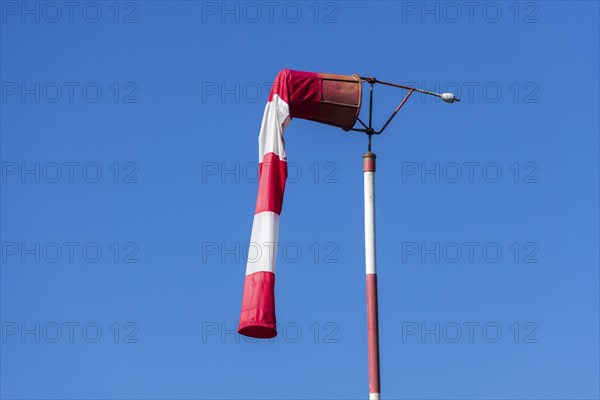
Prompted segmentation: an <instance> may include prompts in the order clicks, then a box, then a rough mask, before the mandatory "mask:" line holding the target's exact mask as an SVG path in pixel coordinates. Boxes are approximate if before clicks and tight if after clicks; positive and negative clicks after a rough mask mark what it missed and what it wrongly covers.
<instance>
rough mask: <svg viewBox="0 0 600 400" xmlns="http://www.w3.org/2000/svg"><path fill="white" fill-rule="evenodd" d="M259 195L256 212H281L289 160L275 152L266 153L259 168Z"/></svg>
mask: <svg viewBox="0 0 600 400" xmlns="http://www.w3.org/2000/svg"><path fill="white" fill-rule="evenodd" d="M258 176H259V178H258V196H257V197H256V209H255V211H254V214H258V213H261V212H263V211H272V212H274V213H276V214H281V205H282V203H283V193H284V191H285V180H286V179H287V162H286V161H283V160H281V159H280V158H279V156H278V155H277V154H275V153H268V154H265V156H264V158H263V162H261V163H260V165H259V169H258Z"/></svg>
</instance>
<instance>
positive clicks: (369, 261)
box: [363, 150, 381, 400]
mask: <svg viewBox="0 0 600 400" xmlns="http://www.w3.org/2000/svg"><path fill="white" fill-rule="evenodd" d="M375 158H376V156H375V154H374V153H371V152H370V150H369V152H368V153H366V154H364V155H363V172H364V181H365V264H366V272H367V333H368V346H369V399H370V400H379V399H380V393H381V389H380V386H379V318H378V315H377V259H376V254H375Z"/></svg>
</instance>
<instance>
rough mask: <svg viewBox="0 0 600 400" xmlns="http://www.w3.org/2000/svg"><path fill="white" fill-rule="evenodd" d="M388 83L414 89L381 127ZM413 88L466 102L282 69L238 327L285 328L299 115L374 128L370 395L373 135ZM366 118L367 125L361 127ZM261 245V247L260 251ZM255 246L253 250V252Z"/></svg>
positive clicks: (368, 210)
mask: <svg viewBox="0 0 600 400" xmlns="http://www.w3.org/2000/svg"><path fill="white" fill-rule="evenodd" d="M363 82H367V83H369V85H370V88H369V119H368V125H367V124H365V123H364V122H363V121H362V120H361V119H360V118H359V113H360V109H361V99H362V83H363ZM375 83H380V84H383V85H386V86H393V87H397V88H401V89H406V90H408V91H409V92H408V94H407V95H406V96H405V97H404V99H403V100H402V102H401V103H400V104H399V105H398V107H396V109H395V111H394V112H393V113H392V115H391V116H390V117H389V118H388V120H387V121H386V122H385V124H384V125H383V127H382V128H381V129H380V130H379V131H376V130H374V129H373V127H372V116H373V113H372V112H373V85H374V84H375ZM413 92H419V93H423V94H427V95H433V96H436V97H439V98H441V99H442V100H443V101H445V102H446V103H454V102H456V101H460V100H459V99H458V97H456V96H454V95H453V94H452V93H443V94H438V93H434V92H430V91H427V90H423V89H417V88H413V87H408V86H404V85H398V84H394V83H389V82H383V81H379V80H377V79H376V78H364V77H360V76H358V75H334V74H322V73H315V72H302V71H293V70H289V69H284V70H282V71H281V72H279V74H278V75H277V78H276V79H275V82H274V83H273V87H272V88H271V92H270V94H269V101H268V103H267V106H266V108H265V112H264V115H263V120H262V125H261V128H260V135H259V138H258V143H259V146H258V147H259V150H258V151H259V153H258V159H259V179H258V196H257V199H256V209H255V212H254V222H253V225H252V234H251V236H250V249H251V250H249V253H248V262H247V265H246V278H245V281H244V294H243V297H242V311H241V314H240V323H239V326H238V332H239V333H240V334H242V335H246V336H250V337H254V338H261V339H264V338H272V337H275V336H276V335H277V328H276V318H275V261H276V258H277V257H276V256H277V245H278V240H279V215H280V214H281V206H282V203H283V193H284V191H285V182H286V178H287V158H286V153H285V140H284V136H283V134H284V132H285V129H286V127H287V126H288V124H289V123H290V121H291V120H292V118H301V119H307V120H311V121H316V122H321V123H324V124H328V125H333V126H337V127H340V128H342V129H344V130H346V131H349V130H351V131H357V132H363V133H366V134H367V135H368V137H369V147H368V152H367V153H366V154H364V155H363V172H364V206H365V214H364V217H365V219H364V221H365V266H366V278H367V279H366V283H367V285H366V295H367V332H368V365H369V393H370V395H369V398H370V399H371V400H378V399H379V396H380V382H379V328H378V325H379V324H378V311H377V265H376V255H375V169H376V167H375V159H376V156H375V154H373V153H372V152H371V136H372V135H374V134H380V133H382V132H383V131H384V130H385V128H386V127H387V126H388V125H389V123H390V122H391V121H392V119H393V118H394V117H395V116H396V114H397V113H398V111H399V110H400V109H401V108H402V106H403V105H404V103H405V102H406V101H407V100H408V98H409V97H410V96H411V94H412V93H413ZM357 121H358V122H359V123H360V125H362V126H363V128H354V124H355V123H356V122H357ZM252 250H254V251H252ZM251 253H252V254H251Z"/></svg>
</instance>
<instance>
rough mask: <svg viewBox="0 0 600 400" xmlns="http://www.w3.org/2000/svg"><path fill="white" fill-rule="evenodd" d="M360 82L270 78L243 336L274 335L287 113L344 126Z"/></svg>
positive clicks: (300, 75)
mask: <svg viewBox="0 0 600 400" xmlns="http://www.w3.org/2000/svg"><path fill="white" fill-rule="evenodd" d="M361 86H362V85H361V79H360V78H359V77H358V76H357V75H352V76H350V75H334V74H319V73H315V72H304V71H294V70H289V69H284V70H282V71H281V72H279V74H278V75H277V78H276V79H275V82H274V83H273V87H272V88H271V92H270V94H269V101H268V102H267V106H266V107H265V112H264V115H263V121H262V125H261V128H260V135H259V137H258V143H259V146H258V147H259V150H258V151H259V154H258V160H259V178H258V195H257V199H256V209H255V213H254V222H253V225H252V234H251V237H250V246H249V250H248V262H247V264H246V278H245V281H244V294H243V297H242V311H241V313H240V323H239V327H238V333H240V334H242V335H245V336H250V337H253V338H258V339H268V338H272V337H275V336H276V335H277V329H276V318H275V261H276V258H277V244H278V241H279V215H280V214H281V207H282V204H283V194H284V191H285V182H286V179H287V156H286V152H285V140H284V138H283V134H284V132H285V128H286V127H287V126H288V124H289V123H290V121H291V120H292V118H301V119H307V120H312V121H316V122H321V123H324V124H328V125H333V126H337V127H340V128H342V129H344V130H349V129H350V128H352V127H353V126H354V123H355V122H356V119H357V118H358V114H359V112H360V104H361V95H362V89H361Z"/></svg>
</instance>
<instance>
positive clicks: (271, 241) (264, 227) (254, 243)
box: [246, 211, 279, 275]
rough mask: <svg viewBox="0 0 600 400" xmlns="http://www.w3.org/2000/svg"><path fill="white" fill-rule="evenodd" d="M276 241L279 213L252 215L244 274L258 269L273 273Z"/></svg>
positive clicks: (264, 212) (277, 237)
mask: <svg viewBox="0 0 600 400" xmlns="http://www.w3.org/2000/svg"><path fill="white" fill-rule="evenodd" d="M278 241H279V215H278V214H276V213H274V212H271V211H263V212H261V213H258V214H256V215H254V222H253V224H252V235H251V237H250V245H249V247H248V262H247V264H246V275H250V274H253V273H255V272H260V271H264V272H273V273H275V261H276V259H277V246H278V244H279V242H278Z"/></svg>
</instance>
